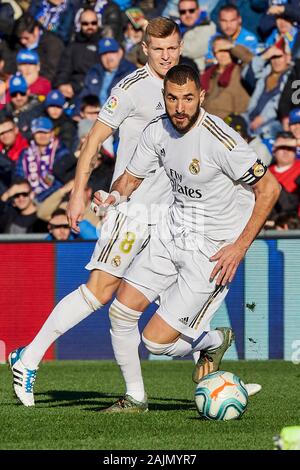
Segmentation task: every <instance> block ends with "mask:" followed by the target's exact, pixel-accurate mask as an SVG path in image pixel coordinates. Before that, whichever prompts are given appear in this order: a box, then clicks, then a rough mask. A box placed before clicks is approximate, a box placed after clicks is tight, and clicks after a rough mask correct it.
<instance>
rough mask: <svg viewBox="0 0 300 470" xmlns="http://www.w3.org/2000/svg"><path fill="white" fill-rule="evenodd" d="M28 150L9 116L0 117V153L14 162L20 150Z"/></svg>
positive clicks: (25, 142) (24, 140)
mask: <svg viewBox="0 0 300 470" xmlns="http://www.w3.org/2000/svg"><path fill="white" fill-rule="evenodd" d="M26 148H28V142H27V140H26V139H25V138H24V137H23V136H22V134H21V132H20V131H19V129H18V127H17V126H16V124H15V123H14V120H13V118H12V117H10V116H5V115H2V116H0V152H1V153H5V155H7V156H8V158H9V159H10V160H11V161H13V162H16V161H17V160H18V158H19V156H20V153H21V152H22V150H24V149H26Z"/></svg>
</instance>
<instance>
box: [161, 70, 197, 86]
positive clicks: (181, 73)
mask: <svg viewBox="0 0 300 470" xmlns="http://www.w3.org/2000/svg"><path fill="white" fill-rule="evenodd" d="M188 80H190V81H191V82H194V83H195V85H196V87H197V89H198V90H200V88H201V85H200V76H199V72H197V71H196V70H195V69H194V68H193V67H190V66H189V65H185V64H179V65H175V66H174V67H172V68H171V69H170V70H168V72H167V74H166V76H165V79H164V86H166V83H167V82H172V83H176V85H185V84H186V82H187V81H188Z"/></svg>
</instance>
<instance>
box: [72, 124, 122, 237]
mask: <svg viewBox="0 0 300 470" xmlns="http://www.w3.org/2000/svg"><path fill="white" fill-rule="evenodd" d="M112 133H113V129H112V128H111V127H109V126H107V125H106V124H104V123H103V122H100V121H96V122H95V124H94V125H93V127H92V129H91V130H90V132H89V134H88V136H87V138H86V140H85V142H84V143H83V146H82V149H81V152H80V156H79V159H78V163H77V168H76V175H75V181H74V188H73V191H72V194H71V198H70V202H69V204H68V209H67V214H68V221H69V225H70V227H71V228H72V230H74V231H75V232H79V227H78V222H80V220H81V219H82V216H83V213H84V210H85V205H84V197H83V194H84V188H85V187H86V184H87V182H88V180H89V177H90V175H91V173H92V171H93V169H94V167H95V163H96V158H97V153H98V149H99V148H100V147H101V145H102V143H103V142H104V141H105V140H106V139H107V138H108V137H109V136H111V135H112Z"/></svg>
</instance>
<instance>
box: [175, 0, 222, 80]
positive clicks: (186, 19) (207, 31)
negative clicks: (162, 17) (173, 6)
mask: <svg viewBox="0 0 300 470" xmlns="http://www.w3.org/2000/svg"><path fill="white" fill-rule="evenodd" d="M178 11H179V19H180V23H179V28H180V32H181V34H182V36H183V41H184V42H183V50H182V55H183V56H185V57H189V58H190V59H193V60H194V61H195V62H196V64H197V66H198V69H199V70H200V71H201V72H202V71H203V70H204V69H205V55H206V53H207V49H208V44H209V39H210V38H211V37H212V36H213V35H214V34H215V32H216V25H215V24H214V23H213V22H211V21H209V18H208V16H207V13H206V12H205V11H204V10H201V8H200V6H199V3H198V0H180V1H179V3H178Z"/></svg>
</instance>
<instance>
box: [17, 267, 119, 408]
mask: <svg viewBox="0 0 300 470" xmlns="http://www.w3.org/2000/svg"><path fill="white" fill-rule="evenodd" d="M120 282H121V280H120V279H119V278H117V277H115V276H112V275H111V274H108V273H105V272H103V271H100V270H94V271H92V272H91V274H90V278H89V281H88V282H87V284H82V285H81V286H80V287H79V288H78V289H76V290H75V291H73V292H71V293H70V294H68V295H67V296H66V297H64V298H63V299H62V300H61V301H60V302H59V303H58V304H57V305H56V307H55V308H54V310H53V311H52V312H51V314H50V315H49V317H48V318H47V320H46V322H45V323H44V325H43V326H42V328H41V330H40V331H39V332H38V334H37V335H36V337H35V338H34V339H33V341H32V342H31V343H30V344H29V345H28V346H26V347H25V348H24V347H21V348H18V349H16V350H15V351H12V352H11V353H10V355H9V364H10V367H11V370H12V373H13V387H14V391H15V394H16V396H17V397H18V399H19V400H20V401H21V403H23V405H25V406H34V395H33V386H34V383H35V379H36V373H37V369H38V365H39V363H40V361H41V360H42V358H43V356H44V354H45V352H46V351H47V349H48V348H49V347H50V346H51V344H52V343H53V342H54V341H55V340H57V339H58V338H59V337H60V336H61V335H63V334H64V333H66V332H67V331H69V330H70V329H71V328H73V326H75V325H77V324H78V323H79V322H81V321H82V320H84V319H85V318H86V317H88V316H89V315H90V314H91V313H93V312H95V311H96V310H98V309H100V308H101V307H103V305H105V304H106V303H107V302H109V300H110V299H111V298H112V296H113V294H114V292H115V291H116V290H117V288H118V286H119V284H120Z"/></svg>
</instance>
